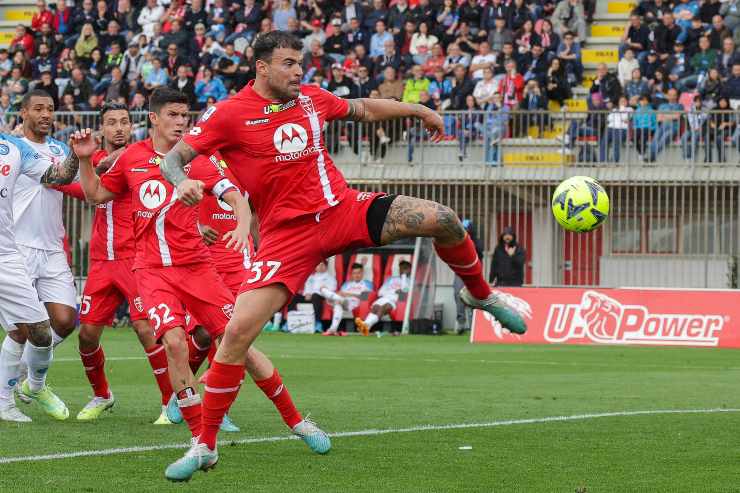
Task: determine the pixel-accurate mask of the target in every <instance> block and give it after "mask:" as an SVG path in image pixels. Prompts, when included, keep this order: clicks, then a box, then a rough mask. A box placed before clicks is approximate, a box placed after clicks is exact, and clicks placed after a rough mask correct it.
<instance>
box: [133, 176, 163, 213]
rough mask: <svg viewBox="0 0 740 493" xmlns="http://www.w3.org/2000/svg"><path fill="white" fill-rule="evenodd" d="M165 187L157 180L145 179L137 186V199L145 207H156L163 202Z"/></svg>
mask: <svg viewBox="0 0 740 493" xmlns="http://www.w3.org/2000/svg"><path fill="white" fill-rule="evenodd" d="M166 198H167V189H166V188H165V187H164V185H163V184H162V182H160V181H157V180H149V181H145V182H144V184H143V185H141V188H139V200H140V201H141V203H142V204H144V207H146V208H147V209H156V208H158V207H159V206H161V205H162V204H164V201H165V199H166Z"/></svg>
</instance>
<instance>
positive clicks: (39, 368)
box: [14, 320, 69, 420]
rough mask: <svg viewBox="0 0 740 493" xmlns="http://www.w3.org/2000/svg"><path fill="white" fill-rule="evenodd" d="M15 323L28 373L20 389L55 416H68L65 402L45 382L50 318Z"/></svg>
mask: <svg viewBox="0 0 740 493" xmlns="http://www.w3.org/2000/svg"><path fill="white" fill-rule="evenodd" d="M16 327H17V328H18V331H20V332H21V338H20V339H14V340H15V341H16V342H18V343H20V342H21V340H22V341H24V342H25V348H24V350H23V359H24V360H25V363H26V366H27V368H28V377H27V378H26V379H25V380H24V381H23V383H22V384H21V387H20V392H21V393H22V394H23V395H25V396H26V397H28V398H30V399H31V400H34V401H36V402H37V403H38V404H39V405H40V406H41V408H42V409H43V410H44V412H45V413H46V414H48V415H49V416H51V417H53V418H54V419H58V420H65V419H67V418H68V417H69V410H68V409H67V406H66V405H65V404H64V402H62V400H61V399H59V397H57V396H56V395H55V394H54V393H53V392H52V391H51V389H49V386H48V385H46V375H47V373H48V370H49V365H50V364H51V359H52V351H53V349H52V337H51V332H52V331H51V326H50V325H49V321H48V320H45V321H43V322H38V323H28V324H16ZM16 332H17V331H16ZM14 336H15V334H14Z"/></svg>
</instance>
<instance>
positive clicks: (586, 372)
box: [0, 330, 740, 493]
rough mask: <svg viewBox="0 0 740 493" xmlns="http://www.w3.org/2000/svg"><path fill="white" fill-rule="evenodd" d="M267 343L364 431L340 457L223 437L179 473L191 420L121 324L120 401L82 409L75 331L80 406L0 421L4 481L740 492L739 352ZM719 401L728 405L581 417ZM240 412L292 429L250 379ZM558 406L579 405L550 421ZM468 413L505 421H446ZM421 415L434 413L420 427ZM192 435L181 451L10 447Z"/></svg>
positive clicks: (298, 393)
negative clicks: (188, 475) (211, 452)
mask: <svg viewBox="0 0 740 493" xmlns="http://www.w3.org/2000/svg"><path fill="white" fill-rule="evenodd" d="M257 342H258V347H260V348H261V349H262V350H263V351H265V352H266V353H267V354H268V355H269V356H270V357H271V358H272V359H273V361H274V362H275V364H276V365H277V367H278V368H279V369H280V371H281V373H282V374H283V378H284V382H285V384H286V385H287V387H288V389H289V390H290V391H291V393H292V394H293V397H294V400H295V401H296V404H297V405H298V407H299V409H301V410H302V411H303V412H304V413H305V412H310V413H311V416H312V417H313V418H314V419H315V420H316V421H317V422H318V423H319V424H320V425H321V426H322V427H323V428H324V429H326V430H327V431H329V432H332V433H339V432H360V433H358V434H355V435H348V436H347V435H346V436H338V437H335V438H333V445H334V447H333V450H332V451H331V453H330V454H328V455H327V456H317V455H314V454H312V453H311V452H310V451H309V450H308V448H307V447H306V446H305V445H304V444H303V443H302V442H300V441H295V440H271V441H257V442H253V443H241V444H234V445H221V446H220V449H219V450H220V462H219V464H218V467H216V469H214V470H213V471H211V472H209V473H208V474H202V473H201V474H197V475H196V476H195V477H194V478H193V480H192V481H191V482H190V483H187V484H170V483H168V482H167V481H166V480H165V479H164V474H163V472H164V468H165V467H166V465H167V464H169V463H170V462H172V461H173V460H175V459H177V458H178V457H180V455H181V454H182V453H183V452H184V447H185V443H186V442H187V439H188V432H187V428H186V426H185V425H184V424H183V425H179V426H166V427H158V426H153V425H152V424H150V423H151V422H152V421H153V420H154V419H155V418H156V417H157V416H158V413H159V403H158V392H157V391H156V388H155V384H154V380H153V378H152V376H151V372H150V369H149V366H148V364H147V362H146V360H145V359H143V353H142V350H141V348H140V347H138V344H137V342H136V340H135V338H134V336H133V334H132V333H131V332H128V331H124V330H109V331H108V332H107V333H106V334H105V336H104V341H103V344H104V348H105V350H106V355H107V357H108V363H107V368H108V375H109V380H110V383H111V387H112V390H113V392H114V393H115V396H116V398H117V403H116V406H115V408H114V410H113V412H111V413H106V414H105V415H104V416H103V417H102V419H100V420H99V421H97V422H94V423H78V422H77V421H76V420H75V419H74V418H75V416H76V414H77V412H78V411H79V410H80V409H81V407H82V406H83V405H84V404H85V403H86V402H87V400H88V399H89V397H90V394H91V391H90V388H89V386H88V384H87V380H86V379H85V376H84V373H83V370H82V367H81V364H80V362H79V360H78V358H77V353H76V341H75V340H70V341H67V342H66V343H65V344H63V345H62V346H61V347H60V348H59V350H58V351H57V352H56V354H55V358H56V361H55V362H54V364H53V366H52V369H51V372H50V382H51V384H52V386H53V388H54V389H55V390H56V392H57V393H58V394H59V395H60V396H61V397H62V398H63V399H64V400H65V402H67V405H68V406H69V408H70V414H71V416H70V419H69V420H68V421H66V422H54V421H52V420H51V419H50V418H47V417H46V416H44V415H42V414H41V413H40V412H39V410H38V409H37V408H35V407H34V406H33V405H32V406H30V407H28V406H25V405H24V404H20V403H19V406H20V407H21V409H23V410H25V411H26V412H28V414H29V415H30V416H31V417H32V418H33V420H34V422H33V423H30V424H27V425H16V424H9V423H0V492H14V493H15V492H19V493H20V492H36V491H38V492H93V491H105V492H143V491H151V492H169V491H179V492H186V491H194V492H195V491H197V492H203V491H206V492H208V493H215V492H221V491H234V492H237V491H238V492H262V491H274V492H360V491H371V492H374V493H377V492H386V491H388V492H468V491H470V492H519V491H521V492H574V491H586V492H589V493H591V492H607V491H608V492H642V491H644V492H663V491H665V492H678V491H685V492H705V491H706V492H725V491H726V492H730V491H740V432H739V431H738V430H739V429H740V412H734V411H732V409H736V408H740V382H739V380H740V362H738V359H739V358H738V353H737V352H736V351H730V350H712V349H665V348H624V347H574V346H493V345H488V346H478V345H476V346H473V345H471V344H469V343H468V342H467V341H466V340H465V339H464V338H460V337H456V336H443V337H423V336H416V337H384V338H380V339H378V338H375V337H372V338H361V337H344V338H327V337H318V336H289V335H282V334H278V335H263V336H261V337H260V338H259V339H258V341H257ZM707 409H727V410H728V411H727V412H698V413H674V414H665V413H656V414H640V415H624V416H609V417H580V418H579V417H577V416H578V415H585V414H601V413H614V412H627V411H653V410H707ZM231 416H232V418H233V420H234V421H235V422H236V423H237V424H239V425H241V427H242V431H241V432H240V433H236V434H228V435H227V434H221V439H222V440H242V441H244V440H247V439H250V438H265V437H266V438H270V437H284V436H287V435H288V432H287V428H286V427H285V426H284V425H283V423H282V421H281V420H280V419H279V416H278V414H277V413H276V411H275V410H274V409H273V408H272V405H271V403H270V402H269V401H268V400H267V399H266V398H265V397H264V396H263V395H262V393H261V392H260V391H259V390H258V389H257V388H256V387H255V386H254V385H251V384H250V383H249V382H245V385H244V386H243V388H242V392H241V395H240V396H239V399H238V400H237V402H236V403H235V405H234V407H233V408H232V412H231ZM556 416H570V417H575V418H573V419H570V420H562V421H555V420H550V421H541V420H540V419H539V418H547V417H556ZM506 420H514V421H515V422H514V424H508V425H504V424H501V423H500V422H503V421H506ZM524 420H530V421H524ZM466 423H482V424H488V425H489V426H479V427H478V426H476V427H469V428H460V427H457V428H455V427H453V428H449V429H441V427H442V426H444V425H462V424H466ZM423 425H430V428H429V429H426V430H423V431H408V428H412V429H413V428H415V427H420V426H423ZM434 427H438V428H439V429H435V428H434ZM399 429H407V431H403V432H398V431H392V430H399ZM372 430H390V431H392V432H389V433H382V434H378V433H376V432H374V431H372ZM178 443H181V444H183V449H174V448H169V449H162V450H149V451H137V452H128V453H119V454H113V455H105V456H95V455H92V456H85V457H75V458H57V459H54V460H41V461H28V460H24V461H19V462H12V463H7V462H6V461H5V459H7V458H10V457H31V456H39V455H44V454H64V453H74V452H82V451H99V450H103V449H112V448H119V447H148V446H158V445H169V444H178Z"/></svg>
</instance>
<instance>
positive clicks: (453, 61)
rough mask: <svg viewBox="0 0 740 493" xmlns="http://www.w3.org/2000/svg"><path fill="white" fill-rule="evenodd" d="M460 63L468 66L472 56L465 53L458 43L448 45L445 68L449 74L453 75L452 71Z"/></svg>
mask: <svg viewBox="0 0 740 493" xmlns="http://www.w3.org/2000/svg"><path fill="white" fill-rule="evenodd" d="M458 65H462V66H463V67H465V68H467V67H468V66H469V65H470V56H469V55H468V54H466V53H463V52H462V51H461V50H460V47H459V46H458V45H457V44H456V43H452V44H451V45H449V46H448V47H447V57H446V58H445V63H444V66H443V67H444V69H445V73H446V74H447V75H452V71H453V70H454V68H455V67H457V66H458Z"/></svg>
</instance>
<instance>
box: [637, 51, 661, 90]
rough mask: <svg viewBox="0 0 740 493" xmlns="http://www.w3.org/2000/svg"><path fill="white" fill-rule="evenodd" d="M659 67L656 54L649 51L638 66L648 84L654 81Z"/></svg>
mask: <svg viewBox="0 0 740 493" xmlns="http://www.w3.org/2000/svg"><path fill="white" fill-rule="evenodd" d="M660 67H661V61H660V59H659V58H658V54H657V53H656V52H655V51H653V50H650V51H649V52H648V55H647V58H646V59H645V61H644V62H642V64H641V65H640V70H641V71H642V74H643V75H644V76H645V78H646V79H647V80H648V82H652V81H653V80H655V72H656V71H657V70H658V69H659V68H660Z"/></svg>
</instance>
